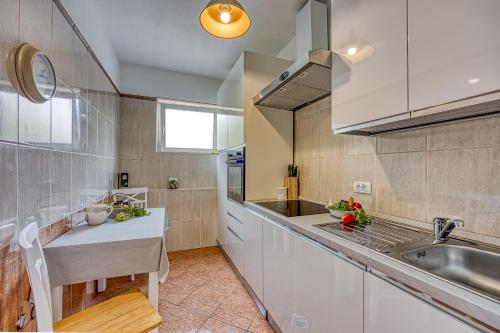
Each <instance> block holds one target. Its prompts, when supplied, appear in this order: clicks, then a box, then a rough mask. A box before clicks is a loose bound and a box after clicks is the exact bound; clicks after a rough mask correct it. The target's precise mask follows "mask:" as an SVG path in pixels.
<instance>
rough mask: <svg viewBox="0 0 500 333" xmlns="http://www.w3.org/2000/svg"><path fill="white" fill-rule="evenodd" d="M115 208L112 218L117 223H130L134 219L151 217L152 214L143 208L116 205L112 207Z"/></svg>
mask: <svg viewBox="0 0 500 333" xmlns="http://www.w3.org/2000/svg"><path fill="white" fill-rule="evenodd" d="M112 207H113V208H114V211H113V214H112V216H111V218H113V219H114V220H115V221H116V222H124V221H128V220H130V219H132V218H134V217H143V216H149V215H151V212H150V211H148V210H146V209H144V208H142V207H135V206H129V205H125V204H116V205H113V206H112Z"/></svg>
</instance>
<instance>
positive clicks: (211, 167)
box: [196, 154, 217, 188]
mask: <svg viewBox="0 0 500 333" xmlns="http://www.w3.org/2000/svg"><path fill="white" fill-rule="evenodd" d="M196 173H197V175H198V182H199V183H198V187H199V188H217V166H216V155H212V154H199V155H198V161H197V170H196Z"/></svg>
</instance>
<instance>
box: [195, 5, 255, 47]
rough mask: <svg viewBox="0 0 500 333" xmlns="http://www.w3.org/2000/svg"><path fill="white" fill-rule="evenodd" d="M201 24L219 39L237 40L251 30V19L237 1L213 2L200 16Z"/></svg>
mask: <svg viewBox="0 0 500 333" xmlns="http://www.w3.org/2000/svg"><path fill="white" fill-rule="evenodd" d="M200 24H201V26H202V27H203V29H205V31H206V32H208V33H209V34H211V35H213V36H216V37H219V38H226V39H228V38H236V37H240V36H242V35H244V34H245V33H246V32H247V31H248V29H250V17H249V16H248V14H247V13H246V12H245V10H244V9H243V6H242V5H241V4H240V3H239V2H238V1H236V0H212V1H210V2H209V3H208V4H207V6H206V7H205V9H204V10H203V11H202V12H201V14H200Z"/></svg>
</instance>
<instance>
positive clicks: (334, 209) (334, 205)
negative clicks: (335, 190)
mask: <svg viewBox="0 0 500 333" xmlns="http://www.w3.org/2000/svg"><path fill="white" fill-rule="evenodd" d="M325 207H326V208H327V209H328V210H329V211H330V215H332V216H333V217H335V218H338V219H341V218H342V216H343V215H344V214H346V213H349V214H352V215H353V217H354V211H355V210H356V208H362V207H361V204H360V203H359V202H355V201H354V199H353V198H352V197H351V198H349V200H340V201H336V202H333V201H329V202H328V204H327V205H326V206H325Z"/></svg>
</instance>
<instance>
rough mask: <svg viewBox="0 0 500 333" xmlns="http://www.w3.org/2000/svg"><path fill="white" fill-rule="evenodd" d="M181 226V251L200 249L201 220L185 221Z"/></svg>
mask: <svg viewBox="0 0 500 333" xmlns="http://www.w3.org/2000/svg"><path fill="white" fill-rule="evenodd" d="M180 225H181V249H183V250H187V249H194V248H198V247H201V220H199V219H198V220H185V221H182V222H181V223H180Z"/></svg>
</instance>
